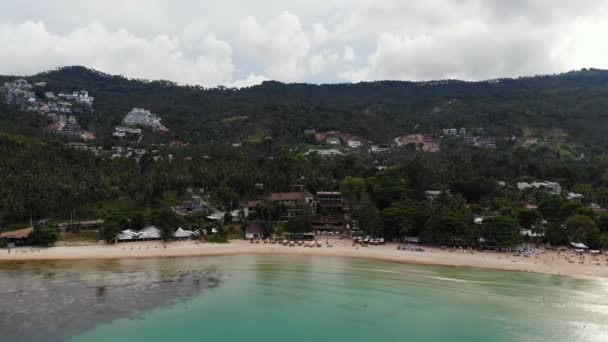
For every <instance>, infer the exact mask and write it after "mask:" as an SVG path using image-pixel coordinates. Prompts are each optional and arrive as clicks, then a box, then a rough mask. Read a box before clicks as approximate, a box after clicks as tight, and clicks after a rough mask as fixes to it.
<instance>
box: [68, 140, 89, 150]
mask: <svg viewBox="0 0 608 342" xmlns="http://www.w3.org/2000/svg"><path fill="white" fill-rule="evenodd" d="M66 146H67V147H69V148H73V149H75V150H77V151H86V150H87V144H85V143H79V142H70V143H67V144H66Z"/></svg>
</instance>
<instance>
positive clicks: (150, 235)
mask: <svg viewBox="0 0 608 342" xmlns="http://www.w3.org/2000/svg"><path fill="white" fill-rule="evenodd" d="M160 236H161V235H160V229H158V228H156V227H155V226H148V227H146V228H144V229H142V230H140V231H135V230H132V229H126V230H123V231H122V232H120V234H118V236H117V237H116V239H117V240H118V241H119V242H124V241H138V240H158V239H160Z"/></svg>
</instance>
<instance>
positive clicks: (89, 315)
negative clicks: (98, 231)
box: [0, 255, 608, 342]
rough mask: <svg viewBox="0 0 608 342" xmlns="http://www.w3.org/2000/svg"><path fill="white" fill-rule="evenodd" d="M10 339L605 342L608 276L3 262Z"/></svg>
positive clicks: (2, 308) (205, 260) (210, 261)
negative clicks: (583, 276)
mask: <svg viewBox="0 0 608 342" xmlns="http://www.w3.org/2000/svg"><path fill="white" fill-rule="evenodd" d="M0 341H36V342H37V341H51V342H53V341H73V342H107V341H113V342H122V341H124V342H133V341H147V342H157V341H158V342H160V341H169V342H178V341H193V342H194V341H197V342H199V341H264V342H274V341H292V342H298V341H307V342H308V341H314V342H321V341H347V342H359V341H366V342H368V341H442V342H444V341H450V342H459V341H469V342H472V341H495V342H500V341H530V342H533V341H539V342H540V341H547V342H549V341H551V342H557V341H564V342H565V341H568V342H572V341H603V342H605V341H608V281H607V280H606V279H602V278H574V277H567V276H552V275H542V274H532V273H522V272H507V271H492V270H481V269H468V268H456V267H434V266H417V265H408V264H401V263H391V262H382V261H375V260H374V261H371V260H364V259H350V258H340V257H318V256H276V255H273V256H262V255H240V256H224V257H217V256H214V257H192V258H158V259H136V260H135V259H132V260H95V261H93V260H90V261H44V262H31V261H28V262H1V263H0Z"/></svg>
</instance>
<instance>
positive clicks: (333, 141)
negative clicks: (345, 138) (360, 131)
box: [325, 137, 340, 145]
mask: <svg viewBox="0 0 608 342" xmlns="http://www.w3.org/2000/svg"><path fill="white" fill-rule="evenodd" d="M325 142H326V143H327V144H329V145H340V138H335V137H331V138H327V139H325Z"/></svg>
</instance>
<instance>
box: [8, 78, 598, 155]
mask: <svg viewBox="0 0 608 342" xmlns="http://www.w3.org/2000/svg"><path fill="white" fill-rule="evenodd" d="M13 78H14V77H0V80H7V79H13ZM27 79H28V81H30V82H38V81H45V82H47V87H46V88H47V89H48V90H52V91H59V90H66V91H70V90H79V89H87V90H88V91H89V92H90V94H91V95H92V96H94V97H95V114H94V115H93V116H92V117H89V118H83V119H82V120H80V121H81V122H83V124H84V125H85V126H86V127H85V128H87V129H89V130H92V131H93V132H95V133H96V134H97V136H99V137H103V136H106V135H108V133H109V132H111V129H112V126H114V125H116V124H118V123H119V122H120V120H121V119H122V117H123V116H124V114H125V113H127V112H128V111H129V110H130V109H131V108H133V107H140V108H146V109H151V110H152V111H153V112H155V113H158V114H159V115H160V116H161V117H162V118H163V123H164V124H165V125H166V126H167V127H169V128H170V129H171V130H172V132H173V133H174V134H175V135H176V136H177V137H178V138H180V139H182V140H184V141H188V142H191V143H198V142H201V143H206V142H212V141H236V140H247V139H254V138H256V137H260V136H272V137H273V138H275V139H278V140H280V141H283V142H294V141H301V138H302V134H303V130H304V129H306V128H315V129H317V130H321V131H322V130H333V129H336V130H340V131H343V132H348V133H352V134H356V135H360V136H363V137H366V138H368V139H372V140H374V141H378V142H386V141H390V140H392V139H393V138H394V137H396V136H400V135H404V134H409V133H413V132H415V131H417V132H422V133H436V132H439V131H440V130H441V129H442V128H451V127H484V128H485V129H486V131H487V132H488V133H489V134H492V135H496V136H510V135H518V136H519V135H524V134H526V132H528V133H530V132H532V133H531V134H537V135H543V134H545V133H547V132H549V131H553V132H555V131H558V132H560V133H561V132H564V133H566V134H568V135H569V136H570V137H571V138H572V139H574V140H577V141H580V142H584V143H587V144H590V145H594V144H600V143H601V144H603V141H604V136H606V133H608V120H607V119H608V71H604V70H596V69H584V70H581V71H575V72H569V73H565V74H559V75H551V76H536V77H524V78H518V79H497V80H490V81H483V82H464V81H456V80H447V81H430V82H400V81H382V82H364V83H357V84H329V85H311V84H283V83H279V82H274V81H270V82H264V83H263V84H261V85H258V86H253V87H250V88H245V89H227V88H223V87H219V88H213V89H204V88H201V87H192V86H178V85H176V84H174V83H171V82H167V81H144V80H129V79H126V78H124V77H120V76H111V75H107V74H103V73H101V72H97V71H94V70H90V69H86V68H84V67H65V68H60V69H57V70H54V71H49V72H45V73H41V74H38V75H35V76H31V77H27Z"/></svg>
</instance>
